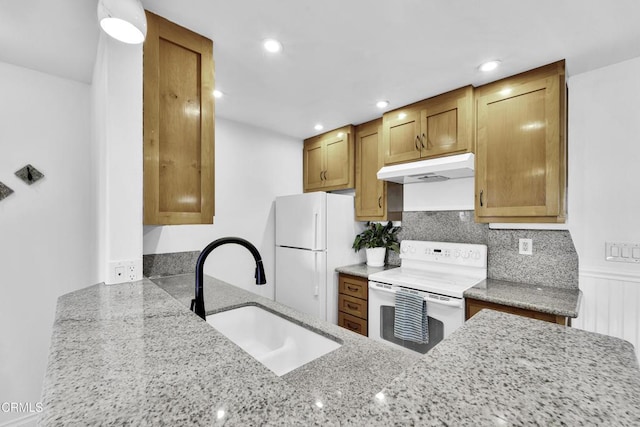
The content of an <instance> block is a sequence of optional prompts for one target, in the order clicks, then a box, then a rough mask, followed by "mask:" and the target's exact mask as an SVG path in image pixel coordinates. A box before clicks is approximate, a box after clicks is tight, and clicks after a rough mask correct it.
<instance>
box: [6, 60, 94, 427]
mask: <svg viewBox="0 0 640 427" xmlns="http://www.w3.org/2000/svg"><path fill="white" fill-rule="evenodd" d="M0 93H2V97H1V98H0V123H1V124H0V181H2V182H4V183H5V184H6V185H8V186H9V187H11V188H13V190H14V191H15V193H14V194H12V195H11V196H9V197H8V198H6V199H4V200H2V201H0V290H1V294H0V337H1V338H0V402H32V403H34V404H35V402H38V401H39V400H40V392H41V387H42V379H43V377H44V373H45V368H46V363H47V357H48V353H49V340H50V337H51V326H52V324H53V319H54V313H55V307H56V300H57V298H58V296H60V295H62V294H64V293H67V292H70V291H73V290H76V289H79V288H83V287H85V286H87V285H90V284H93V283H96V281H97V277H96V274H95V258H94V256H93V255H94V253H95V245H94V243H93V242H94V239H93V230H94V228H95V222H94V219H93V218H94V217H93V215H92V213H93V211H94V206H95V198H94V196H93V191H92V185H93V181H94V180H93V173H92V171H91V153H90V145H91V131H90V113H89V111H90V88H89V86H88V85H86V84H82V83H78V82H73V81H70V80H65V79H61V78H58V77H53V76H50V75H47V74H42V73H39V72H35V71H32V70H28V69H26V68H21V67H16V66H13V65H9V64H6V63H0ZM27 163H31V164H32V165H33V166H34V167H36V168H37V169H38V170H40V171H41V172H43V173H44V174H45V178H44V179H42V180H41V181H39V182H37V183H35V184H33V185H32V186H27V185H26V184H25V183H23V182H22V181H20V180H19V179H18V178H17V177H16V176H14V172H15V171H17V170H18V169H20V168H21V167H23V166H24V165H26V164H27ZM22 415H24V414H6V413H1V412H0V423H2V422H4V421H7V420H9V419H15V418H19V417H21V416H22Z"/></svg>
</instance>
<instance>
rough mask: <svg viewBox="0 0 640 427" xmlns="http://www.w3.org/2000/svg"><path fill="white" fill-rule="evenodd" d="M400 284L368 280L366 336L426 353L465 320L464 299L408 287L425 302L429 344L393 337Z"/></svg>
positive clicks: (404, 348) (398, 346)
mask: <svg viewBox="0 0 640 427" xmlns="http://www.w3.org/2000/svg"><path fill="white" fill-rule="evenodd" d="M398 288H399V286H391V285H388V284H384V283H378V282H371V281H370V282H369V319H368V320H369V322H368V323H369V325H368V326H369V338H373V339H374V340H378V341H382V342H384V343H386V344H389V345H391V346H394V347H397V348H400V349H403V350H411V351H415V352H418V353H421V354H425V353H426V352H428V351H429V350H431V349H432V348H433V347H434V346H435V345H436V344H438V343H439V342H440V341H442V340H443V339H445V338H446V337H447V336H449V335H450V334H451V333H452V332H453V331H455V330H456V329H457V328H459V327H460V326H462V324H463V323H464V299H462V298H453V297H448V296H443V295H438V294H433V293H427V292H421V291H416V290H413V289H412V290H411V291H412V292H415V293H417V294H420V295H422V296H424V298H425V299H426V301H427V317H428V322H429V343H427V344H418V343H416V342H413V341H407V340H402V339H399V338H396V337H395V336H394V317H395V301H396V290H397V289H398Z"/></svg>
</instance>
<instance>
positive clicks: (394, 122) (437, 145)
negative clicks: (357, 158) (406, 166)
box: [383, 86, 473, 165]
mask: <svg viewBox="0 0 640 427" xmlns="http://www.w3.org/2000/svg"><path fill="white" fill-rule="evenodd" d="M468 151H473V87H472V86H466V87H463V88H460V89H456V90H453V91H451V92H447V93H444V94H442V95H438V96H435V97H433V98H429V99H426V100H424V101H420V102H417V103H415V104H411V105H408V106H406V107H403V108H400V109H397V110H394V111H390V112H388V113H385V114H384V116H383V155H384V164H386V165H388V164H393V163H402V162H408V161H414V160H419V159H422V158H428V157H439V156H443V155H448V154H454V153H464V152H468Z"/></svg>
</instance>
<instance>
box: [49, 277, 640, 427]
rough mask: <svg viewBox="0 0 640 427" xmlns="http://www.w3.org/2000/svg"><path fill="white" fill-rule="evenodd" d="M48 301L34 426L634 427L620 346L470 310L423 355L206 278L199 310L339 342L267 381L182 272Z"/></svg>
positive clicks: (636, 375) (633, 395)
mask: <svg viewBox="0 0 640 427" xmlns="http://www.w3.org/2000/svg"><path fill="white" fill-rule="evenodd" d="M154 280H155V281H156V282H157V283H158V286H160V287H162V288H163V289H166V290H168V291H169V293H171V294H172V295H173V296H174V297H175V299H174V298H172V297H171V296H170V295H168V294H167V293H166V292H164V291H163V290H162V289H161V288H159V287H158V286H156V285H155V284H154V283H152V282H151V281H149V280H146V279H145V280H143V281H140V282H134V283H128V284H122V285H110V286H107V285H95V286H91V287H88V288H86V289H83V290H80V291H76V292H73V293H70V294H67V295H64V296H62V297H60V299H59V300H58V308H57V312H56V320H55V324H54V331H53V336H52V343H51V349H50V356H49V366H48V368H47V374H46V377H45V381H44V387H43V398H42V401H43V404H44V408H45V410H44V412H43V414H42V416H41V419H40V423H41V425H46V426H49V425H218V424H227V425H243V426H244V425H394V424H395V425H416V424H418V425H445V424H448V425H474V426H478V425H496V423H502V424H500V425H531V424H538V425H563V424H565V425H616V426H625V425H629V426H632V425H638V424H640V371H638V364H637V361H636V359H635V354H634V351H633V347H632V346H631V345H630V344H629V343H628V342H626V341H623V340H620V339H617V338H612V337H607V336H604V335H599V334H594V333H590V332H585V331H581V330H577V329H573V328H566V327H563V326H559V325H554V324H551V323H547V322H542V321H537V320H533V319H526V318H522V317H519V316H513V315H509V314H504V313H497V312H494V311H491V310H483V311H481V312H480V313H478V314H477V315H476V316H474V317H473V318H472V319H471V320H470V321H468V322H467V323H466V324H465V325H464V326H463V327H462V328H460V329H459V330H458V331H456V332H454V333H453V334H452V335H451V336H450V337H449V338H447V339H446V340H445V341H443V342H442V343H440V344H439V345H437V346H436V347H435V348H434V349H433V350H432V351H431V352H429V353H428V354H427V355H426V356H420V357H418V356H414V355H413V354H409V353H405V352H399V351H397V350H394V349H391V348H389V347H387V346H384V345H383V344H380V343H377V342H375V341H372V340H369V339H368V338H366V337H362V336H360V335H358V334H354V333H352V332H350V331H347V330H346V329H342V328H339V327H337V326H336V325H332V324H328V323H326V322H322V321H319V320H314V319H311V318H310V317H308V316H306V315H303V314H300V313H297V312H295V311H294V310H291V309H289V308H287V307H284V306H282V305H280V304H278V303H276V302H273V301H271V300H268V299H265V298H262V297H259V296H257V295H254V294H252V293H250V292H246V291H244V290H241V289H239V288H236V287H234V286H231V285H228V284H225V283H223V282H221V281H218V280H215V279H211V278H206V283H205V304H206V307H207V309H208V310H207V311H208V312H211V311H216V310H221V309H224V308H230V307H234V306H239V305H243V304H247V303H249V304H256V303H257V304H262V305H264V306H265V307H267V308H271V309H275V310H277V311H279V312H281V313H282V314H284V315H285V316H287V317H290V318H291V319H292V320H293V321H295V322H298V323H305V324H307V325H309V326H310V327H312V328H315V329H316V330H318V331H320V332H321V333H323V334H328V335H331V336H333V337H335V338H337V339H338V340H340V341H342V342H343V346H342V347H341V348H340V349H338V350H336V351H334V352H332V353H329V354H328V355H326V356H324V357H322V358H320V359H317V360H315V361H313V362H311V363H309V364H307V365H304V366H302V367H300V368H298V369H296V370H294V371H292V372H290V373H288V374H286V375H284V376H282V377H277V376H276V375H275V374H273V373H272V372H271V371H269V370H268V369H267V368H265V367H264V366H262V365H261V364H260V363H259V362H257V361H255V360H254V359H252V358H251V357H250V356H249V355H247V354H246V353H244V352H243V351H242V350H241V349H240V348H239V347H237V346H236V345H235V344H233V343H231V342H230V341H229V340H227V339H226V338H225V337H224V336H222V335H221V334H220V333H218V332H217V331H216V330H215V329H214V328H212V327H210V326H209V325H208V324H206V323H205V322H203V321H202V320H201V319H200V318H198V317H197V316H195V315H194V314H193V313H191V312H190V311H189V310H188V308H187V306H188V304H189V301H190V300H191V298H192V295H193V283H194V280H193V275H191V274H187V275H181V276H173V277H168V278H162V279H154Z"/></svg>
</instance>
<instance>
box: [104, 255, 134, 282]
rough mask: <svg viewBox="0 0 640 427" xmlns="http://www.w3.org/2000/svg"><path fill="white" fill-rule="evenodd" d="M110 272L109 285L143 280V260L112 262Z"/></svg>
mask: <svg viewBox="0 0 640 427" xmlns="http://www.w3.org/2000/svg"><path fill="white" fill-rule="evenodd" d="M108 271H109V273H108V277H107V280H106V283H107V284H116V283H125V282H135V281H136V280H140V279H142V275H141V271H142V260H141V259H138V260H126V261H112V262H110V263H109V270H108Z"/></svg>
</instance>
